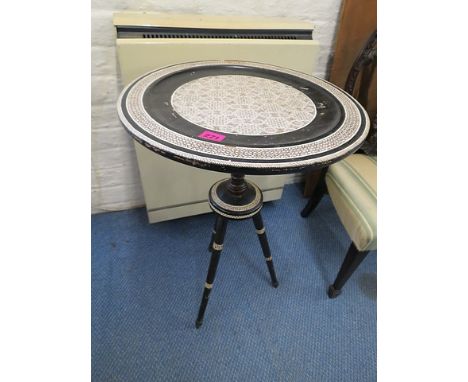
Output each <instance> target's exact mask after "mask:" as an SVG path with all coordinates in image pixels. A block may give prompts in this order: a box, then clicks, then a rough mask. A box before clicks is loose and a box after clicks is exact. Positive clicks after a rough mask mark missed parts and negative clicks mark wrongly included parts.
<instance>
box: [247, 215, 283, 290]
mask: <svg viewBox="0 0 468 382" xmlns="http://www.w3.org/2000/svg"><path fill="white" fill-rule="evenodd" d="M253 222H254V225H255V230H256V231H257V235H258V239H259V240H260V245H261V246H262V250H263V256H265V260H266V263H267V266H268V271H269V272H270V277H271V284H272V285H273V287H275V288H276V287H277V286H278V280H277V279H276V273H275V268H274V266H273V259H272V257H271V252H270V246H269V245H268V240H267V236H266V233H265V226H264V225H263V220H262V215H261V214H260V212H258V213H257V214H256V215H254V216H253Z"/></svg>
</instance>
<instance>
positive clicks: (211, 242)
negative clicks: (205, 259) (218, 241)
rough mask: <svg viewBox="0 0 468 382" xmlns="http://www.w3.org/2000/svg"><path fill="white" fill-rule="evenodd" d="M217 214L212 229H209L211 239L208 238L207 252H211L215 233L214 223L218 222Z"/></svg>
mask: <svg viewBox="0 0 468 382" xmlns="http://www.w3.org/2000/svg"><path fill="white" fill-rule="evenodd" d="M217 216H218V215H216V218H215V223H214V227H213V230H212V231H211V240H210V244H209V245H208V251H209V252H211V251H212V250H213V242H214V239H215V235H216V223H217V222H218V218H217Z"/></svg>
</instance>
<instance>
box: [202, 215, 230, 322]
mask: <svg viewBox="0 0 468 382" xmlns="http://www.w3.org/2000/svg"><path fill="white" fill-rule="evenodd" d="M226 226H227V219H226V218H224V217H222V216H220V215H216V223H215V227H216V229H215V231H216V234H215V235H214V240H213V243H212V247H213V248H212V250H211V260H210V266H209V268H208V275H207V276H206V282H205V288H204V290H203V297H202V300H201V303H200V309H199V310H198V316H197V320H196V322H195V327H196V328H197V329H198V328H199V327H200V326H201V325H202V323H203V317H204V316H205V310H206V306H207V305H208V299H209V297H210V292H211V289H212V288H213V282H214V279H215V276H216V269H217V268H218V262H219V256H220V255H221V251H222V250H223V242H224V235H225V234H226Z"/></svg>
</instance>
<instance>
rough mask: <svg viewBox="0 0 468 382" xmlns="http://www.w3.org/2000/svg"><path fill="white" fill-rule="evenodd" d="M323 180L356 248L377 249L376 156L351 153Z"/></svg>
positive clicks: (363, 249)
mask: <svg viewBox="0 0 468 382" xmlns="http://www.w3.org/2000/svg"><path fill="white" fill-rule="evenodd" d="M325 180H326V183H327V188H328V192H329V194H330V197H331V199H332V201H333V205H334V206H335V209H336V211H337V213H338V216H339V217H340V220H341V222H342V223H343V225H344V227H345V229H346V231H347V232H348V234H349V236H350V237H351V240H352V241H353V242H354V244H355V245H356V247H357V249H358V250H360V251H370V250H374V249H377V157H371V156H367V155H363V154H353V155H351V156H349V157H347V158H345V159H344V160H342V161H340V162H337V163H335V164H333V165H331V166H330V167H329V169H328V172H327V175H326V178H325Z"/></svg>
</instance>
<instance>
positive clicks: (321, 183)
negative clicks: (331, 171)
mask: <svg viewBox="0 0 468 382" xmlns="http://www.w3.org/2000/svg"><path fill="white" fill-rule="evenodd" d="M327 170H328V167H325V168H323V169H322V171H321V173H320V178H319V180H318V183H317V187H316V188H315V190H314V193H313V194H312V196H311V197H310V199H309V201H308V202H307V205H306V206H305V207H304V209H303V210H302V211H301V216H302V217H303V218H305V217H307V216H309V215H310V213H311V212H312V211H313V210H315V207H317V206H318V204H319V203H320V200H322V196H323V194H325V191H326V189H327V187H326V184H325V175H326V173H327Z"/></svg>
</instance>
